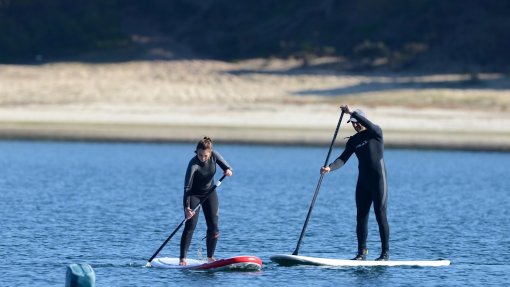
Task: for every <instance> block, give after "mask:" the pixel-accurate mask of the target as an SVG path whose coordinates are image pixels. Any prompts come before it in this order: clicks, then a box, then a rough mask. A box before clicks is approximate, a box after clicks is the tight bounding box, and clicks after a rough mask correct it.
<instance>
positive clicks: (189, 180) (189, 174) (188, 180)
mask: <svg viewBox="0 0 510 287" xmlns="http://www.w3.org/2000/svg"><path fill="white" fill-rule="evenodd" d="M195 171H196V166H195V165H194V164H193V162H192V161H190V162H189V164H188V168H187V169H186V177H185V178H184V197H183V205H184V208H186V207H190V192H191V187H192V185H193V176H194V175H195Z"/></svg>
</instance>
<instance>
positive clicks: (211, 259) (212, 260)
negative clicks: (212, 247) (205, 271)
mask: <svg viewBox="0 0 510 287" xmlns="http://www.w3.org/2000/svg"><path fill="white" fill-rule="evenodd" d="M214 261H216V258H214V257H207V262H209V263H211V262H214Z"/></svg>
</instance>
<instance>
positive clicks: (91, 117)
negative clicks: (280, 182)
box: [0, 61, 510, 151]
mask: <svg viewBox="0 0 510 287" xmlns="http://www.w3.org/2000/svg"><path fill="white" fill-rule="evenodd" d="M293 65H294V66H293ZM295 65H297V64H296V63H293V62H281V63H280V62H276V63H275V62H268V63H264V62H249V61H248V62H243V63H223V62H215V61H175V62H154V63H152V62H131V63H120V64H101V65H87V64H76V63H67V64H52V65H42V66H0V137H1V138H9V139H64V140H115V141H119V140H120V141H122V140H126V141H170V142H172V141H191V142H194V141H196V140H197V139H198V138H200V137H201V136H203V135H209V136H211V137H213V138H215V139H216V140H217V141H220V142H230V143H246V144H251V143H253V144H254V143H259V144H307V145H326V146H327V145H328V144H329V143H330V141H331V137H332V134H333V131H334V128H335V126H336V123H337V121H338V117H339V114H340V113H339V109H338V106H339V103H348V104H352V105H353V106H356V107H357V106H361V107H362V108H363V109H364V110H365V112H366V113H367V115H368V116H369V118H370V119H372V120H373V121H374V122H375V123H377V124H379V125H380V126H381V127H382V128H383V130H384V134H385V143H386V146H387V147H410V148H441V149H446V148H448V149H469V150H503V151H510V113H508V111H507V109H508V106H509V105H508V103H510V93H509V92H508V91H507V89H506V85H507V84H508V83H507V79H506V78H504V77H501V76H495V75H488V76H487V81H486V82H484V85H483V86H481V87H482V88H480V87H478V86H477V87H474V88H469V87H468V88H464V87H463V88H455V87H452V86H451V85H450V84H447V85H446V86H444V85H445V84H444V83H445V82H448V81H453V82H455V81H459V79H460V81H462V77H461V76H454V75H450V76H443V77H440V79H439V80H440V84H437V85H436V84H434V86H433V87H432V88H431V87H430V86H428V85H429V84H427V83H430V81H432V82H433V83H435V82H434V81H436V80H437V79H435V78H434V77H431V76H423V77H413V79H414V80H413V81H414V82H419V83H421V84H420V85H424V86H420V85H414V84H413V86H409V83H408V82H406V81H407V79H408V78H409V77H403V76H401V77H398V78H395V76H384V77H383V76H378V77H374V76H370V77H369V76H363V75H343V74H338V73H331V72H330V71H321V70H314V71H310V70H306V71H301V70H296V69H295ZM296 71H298V72H296ZM392 77H393V78H392ZM386 80H388V81H390V80H391V81H390V82H391V85H389V86H388V85H387V86H384V87H381V83H382V82H384V81H386ZM399 81H400V82H402V81H403V84H402V83H400V84H399ZM370 85H372V86H373V87H371V86H370ZM399 85H403V86H399ZM360 89H362V91H360ZM324 93H329V94H327V95H324ZM344 93H345V94H344ZM438 100H439V102H432V103H430V104H428V105H425V106H423V103H422V102H423V101H428V102H431V101H438ZM475 100H476V101H477V102H476V101H475ZM442 101H443V102H442ZM451 105H455V107H454V108H450V106H451ZM472 105H474V107H475V109H474V110H473V109H472V107H473V106H472ZM416 106H420V107H419V108H417V107H416ZM445 107H446V108H445ZM345 121H346V119H345V120H344V125H343V126H342V128H341V131H340V135H339V139H338V141H337V143H338V144H340V145H341V144H342V143H343V142H345V140H344V139H343V138H344V137H346V136H349V135H351V134H352V133H354V131H353V129H352V127H351V126H350V125H348V124H346V123H345Z"/></svg>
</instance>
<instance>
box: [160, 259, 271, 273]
mask: <svg viewBox="0 0 510 287" xmlns="http://www.w3.org/2000/svg"><path fill="white" fill-rule="evenodd" d="M186 262H187V265H186V266H181V265H179V258H172V257H161V258H154V260H152V262H151V266H152V267H156V268H167V269H193V270H211V271H217V270H229V271H259V270H260V269H262V260H260V258H258V257H256V256H235V257H230V258H224V259H218V260H216V261H214V262H207V261H206V260H196V259H186Z"/></svg>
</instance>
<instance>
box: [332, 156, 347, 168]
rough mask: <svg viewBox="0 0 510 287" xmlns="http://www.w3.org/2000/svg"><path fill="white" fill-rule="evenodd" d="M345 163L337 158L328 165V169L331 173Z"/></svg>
mask: <svg viewBox="0 0 510 287" xmlns="http://www.w3.org/2000/svg"><path fill="white" fill-rule="evenodd" d="M344 164H345V162H344V161H343V160H342V159H341V158H337V159H336V160H335V161H334V162H332V163H331V164H330V165H329V168H331V171H334V170H337V169H339V168H341V167H342V166H344Z"/></svg>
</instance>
